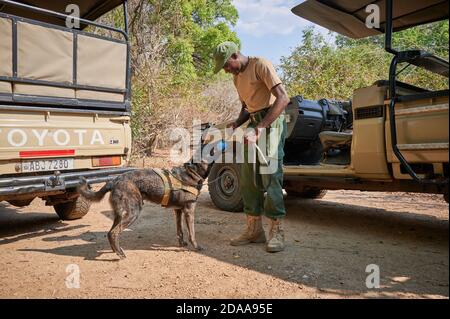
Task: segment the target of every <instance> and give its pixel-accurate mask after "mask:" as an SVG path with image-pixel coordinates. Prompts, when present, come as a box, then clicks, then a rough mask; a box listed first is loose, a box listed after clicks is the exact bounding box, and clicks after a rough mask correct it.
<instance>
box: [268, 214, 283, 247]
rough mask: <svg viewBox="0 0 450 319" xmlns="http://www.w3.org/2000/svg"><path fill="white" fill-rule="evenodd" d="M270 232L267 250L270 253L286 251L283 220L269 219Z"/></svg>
mask: <svg viewBox="0 0 450 319" xmlns="http://www.w3.org/2000/svg"><path fill="white" fill-rule="evenodd" d="M269 222H270V232H269V241H268V242H267V246H266V250H267V251H268V252H269V253H276V252H278V251H283V250H284V231H283V228H282V225H281V219H272V218H269Z"/></svg>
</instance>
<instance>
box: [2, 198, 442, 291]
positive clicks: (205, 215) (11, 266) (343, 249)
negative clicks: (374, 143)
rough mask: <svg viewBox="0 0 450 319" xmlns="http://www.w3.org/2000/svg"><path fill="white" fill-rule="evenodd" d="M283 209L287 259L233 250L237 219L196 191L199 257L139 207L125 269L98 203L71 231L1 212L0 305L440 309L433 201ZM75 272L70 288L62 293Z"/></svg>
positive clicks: (128, 234) (36, 208) (152, 210)
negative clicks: (341, 303)
mask: <svg viewBox="0 0 450 319" xmlns="http://www.w3.org/2000/svg"><path fill="white" fill-rule="evenodd" d="M286 208H287V218H286V221H285V231H286V245H287V247H286V250H285V251H284V252H280V253H277V254H269V253H267V252H265V250H264V245H263V244H253V245H249V246H243V247H232V246H230V245H229V244H228V242H229V239H230V238H231V237H232V236H234V235H236V234H238V233H239V232H240V231H242V230H243V225H244V215H243V214H242V213H228V212H223V211H220V210H218V209H216V208H215V207H214V206H213V204H212V202H211V201H210V198H209V195H208V192H207V189H204V191H203V192H202V194H201V196H200V199H199V205H198V206H197V211H196V213H197V214H196V232H197V239H198V242H199V243H201V244H202V245H203V246H204V247H205V248H206V250H204V251H201V252H194V251H191V250H189V247H188V249H185V248H178V247H177V240H176V236H175V223H174V217H173V214H172V211H170V210H166V209H163V208H161V207H159V206H158V205H155V204H150V203H147V204H145V207H144V210H143V212H142V215H141V217H140V219H139V220H138V221H137V222H136V223H135V224H134V225H133V226H132V227H131V229H130V230H127V231H125V232H124V233H123V236H122V242H121V245H122V247H123V248H124V250H125V253H126V254H127V259H125V260H121V261H119V260H118V258H117V257H116V255H115V254H113V253H112V252H111V250H110V247H109V244H108V241H107V238H106V233H107V231H108V230H109V228H110V227H111V224H112V221H111V209H110V207H109V204H108V202H107V199H106V198H105V199H104V200H103V201H102V202H100V203H97V204H93V205H92V208H91V210H90V212H89V214H88V215H86V216H85V217H84V218H83V219H80V220H76V221H70V222H63V221H59V220H58V218H57V216H56V214H55V213H54V212H53V209H52V208H51V207H46V206H44V204H43V202H42V201H41V200H39V199H36V200H35V201H34V202H33V203H32V205H30V206H28V207H26V208H16V207H13V206H11V205H9V204H7V203H6V202H2V203H0V268H1V270H2V271H1V272H0V297H1V298H73V297H74V298H111V297H112V298H371V297H381V298H448V296H449V287H448V284H449V255H448V253H449V248H448V218H449V215H448V205H447V204H446V203H445V202H444V201H443V200H442V199H441V197H440V196H435V195H416V194H400V193H372V192H358V191H330V192H328V194H327V195H326V196H325V197H324V198H323V199H321V200H298V199H286ZM266 229H267V224H266ZM370 264H375V265H377V266H378V267H379V271H380V288H378V289H376V288H374V289H369V288H367V287H366V277H367V276H368V275H369V273H368V272H366V267H367V265H370ZM74 265H76V266H74ZM71 267H76V268H71ZM74 269H75V270H74ZM78 270H79V275H80V276H79V279H80V280H79V288H76V287H75V288H73V286H72V288H70V287H71V286H70V285H69V287H68V285H67V283H69V284H70V283H73V281H70V280H69V279H70V278H73V275H76V274H77V273H78Z"/></svg>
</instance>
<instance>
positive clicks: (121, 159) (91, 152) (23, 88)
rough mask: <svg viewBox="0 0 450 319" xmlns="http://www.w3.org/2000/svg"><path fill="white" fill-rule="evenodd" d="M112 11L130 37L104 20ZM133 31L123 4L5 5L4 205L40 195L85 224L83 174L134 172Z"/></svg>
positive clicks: (0, 32) (0, 181) (1, 77)
mask: <svg viewBox="0 0 450 319" xmlns="http://www.w3.org/2000/svg"><path fill="white" fill-rule="evenodd" d="M74 6H75V8H76V10H72V11H70V10H68V8H69V9H70V8H73V7H74ZM113 9H116V10H121V11H122V12H123V24H122V25H124V26H125V28H124V29H123V30H122V29H119V28H116V27H113V26H109V25H105V24H101V23H98V22H96V20H97V19H98V18H99V17H101V16H102V15H104V14H105V13H107V12H109V11H111V10H113ZM74 12H76V13H77V14H78V15H76V14H75V15H74V14H72V13H74ZM69 13H70V14H69ZM68 22H71V23H68ZM127 25H128V21H127V2H126V1H122V0H109V1H106V0H90V1H87V0H80V1H76V0H60V1H38V0H27V1H8V0H0V201H7V202H8V203H10V204H11V205H14V206H19V207H22V206H27V205H29V204H30V203H31V201H33V199H35V198H37V197H39V198H41V199H42V200H44V201H45V204H46V205H50V206H53V208H54V210H55V212H56V213H57V214H58V215H59V217H60V218H61V219H63V220H71V219H77V218H81V217H83V216H84V215H85V214H86V213H87V212H88V210H89V207H90V202H89V201H87V200H86V199H84V198H82V197H80V196H79V194H78V193H77V192H76V187H77V186H78V184H79V183H80V178H81V177H84V178H85V179H86V180H87V182H88V184H93V183H100V182H105V181H108V180H110V179H112V178H113V177H114V176H116V175H117V174H120V173H123V172H125V171H127V170H129V169H130V168H128V167H127V163H128V160H129V156H130V152H131V130H130V111H131V91H130V45H129V41H128V28H127Z"/></svg>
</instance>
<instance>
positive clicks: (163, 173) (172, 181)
mask: <svg viewBox="0 0 450 319" xmlns="http://www.w3.org/2000/svg"><path fill="white" fill-rule="evenodd" d="M153 171H154V172H155V173H156V174H158V175H159V177H161V179H162V181H163V183H164V195H163V198H162V200H161V203H160V204H161V206H167V205H168V204H169V199H170V192H172V191H178V190H184V191H186V192H189V193H191V194H193V195H195V196H196V197H197V196H198V195H199V194H200V191H199V190H198V189H197V188H196V187H194V186H189V185H186V184H185V183H183V182H182V181H180V180H179V179H178V178H176V177H175V176H173V175H172V173H171V172H170V171H168V170H166V169H159V168H153Z"/></svg>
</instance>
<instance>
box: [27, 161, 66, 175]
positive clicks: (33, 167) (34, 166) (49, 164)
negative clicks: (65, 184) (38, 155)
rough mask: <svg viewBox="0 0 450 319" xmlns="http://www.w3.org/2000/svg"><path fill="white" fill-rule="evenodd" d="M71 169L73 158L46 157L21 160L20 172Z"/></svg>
mask: <svg viewBox="0 0 450 319" xmlns="http://www.w3.org/2000/svg"><path fill="white" fill-rule="evenodd" d="M65 169H73V158H48V159H39V160H31V161H26V162H22V172H42V171H56V170H58V171H59V170H65Z"/></svg>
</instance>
